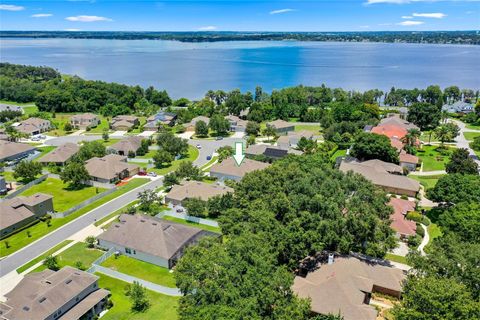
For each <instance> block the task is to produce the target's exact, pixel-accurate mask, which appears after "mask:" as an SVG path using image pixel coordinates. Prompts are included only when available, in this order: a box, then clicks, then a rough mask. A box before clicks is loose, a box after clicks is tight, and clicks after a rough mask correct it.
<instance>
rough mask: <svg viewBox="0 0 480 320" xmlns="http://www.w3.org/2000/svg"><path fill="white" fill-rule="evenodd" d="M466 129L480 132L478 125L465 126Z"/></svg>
mask: <svg viewBox="0 0 480 320" xmlns="http://www.w3.org/2000/svg"><path fill="white" fill-rule="evenodd" d="M466 128H467V129H472V130H480V125H479V126H477V125H473V124H467V126H466Z"/></svg>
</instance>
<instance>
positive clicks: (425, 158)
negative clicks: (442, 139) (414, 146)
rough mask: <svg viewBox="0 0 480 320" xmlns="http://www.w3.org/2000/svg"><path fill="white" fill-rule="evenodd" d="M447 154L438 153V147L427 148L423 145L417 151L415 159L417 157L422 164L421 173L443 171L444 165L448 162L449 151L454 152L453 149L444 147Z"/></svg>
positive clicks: (427, 146)
mask: <svg viewBox="0 0 480 320" xmlns="http://www.w3.org/2000/svg"><path fill="white" fill-rule="evenodd" d="M445 148H447V150H448V151H450V152H448V151H447V153H448V154H447V153H440V152H439V151H438V150H440V149H439V146H433V145H432V146H429V145H424V146H423V147H422V149H421V150H418V152H417V157H419V158H420V159H421V160H422V162H423V171H437V170H445V165H446V164H447V162H448V158H449V155H450V153H451V151H453V150H454V148H453V147H446V146H445Z"/></svg>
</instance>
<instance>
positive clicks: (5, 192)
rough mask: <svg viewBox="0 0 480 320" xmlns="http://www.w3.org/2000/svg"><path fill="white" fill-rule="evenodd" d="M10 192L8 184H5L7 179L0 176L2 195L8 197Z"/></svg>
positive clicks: (0, 191) (0, 193) (0, 192)
mask: <svg viewBox="0 0 480 320" xmlns="http://www.w3.org/2000/svg"><path fill="white" fill-rule="evenodd" d="M7 192H8V188H7V183H6V182H5V178H4V177H3V176H0V195H6V194H7Z"/></svg>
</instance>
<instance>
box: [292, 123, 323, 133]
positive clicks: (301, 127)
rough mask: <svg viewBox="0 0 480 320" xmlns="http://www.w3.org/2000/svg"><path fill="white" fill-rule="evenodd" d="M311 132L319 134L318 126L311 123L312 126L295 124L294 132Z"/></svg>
mask: <svg viewBox="0 0 480 320" xmlns="http://www.w3.org/2000/svg"><path fill="white" fill-rule="evenodd" d="M303 130H306V131H313V132H314V133H318V134H319V133H320V124H318V123H312V124H296V125H295V131H303Z"/></svg>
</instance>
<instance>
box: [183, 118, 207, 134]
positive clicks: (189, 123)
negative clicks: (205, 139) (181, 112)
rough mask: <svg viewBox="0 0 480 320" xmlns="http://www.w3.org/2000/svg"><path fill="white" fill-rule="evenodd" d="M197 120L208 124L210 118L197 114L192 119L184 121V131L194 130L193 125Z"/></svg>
mask: <svg viewBox="0 0 480 320" xmlns="http://www.w3.org/2000/svg"><path fill="white" fill-rule="evenodd" d="M198 121H203V122H205V124H206V125H207V126H208V125H209V124H210V118H209V117H205V116H198V117H195V118H193V119H192V121H190V122H188V123H184V124H183V126H184V127H185V129H186V131H195V125H196V124H197V122H198Z"/></svg>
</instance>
